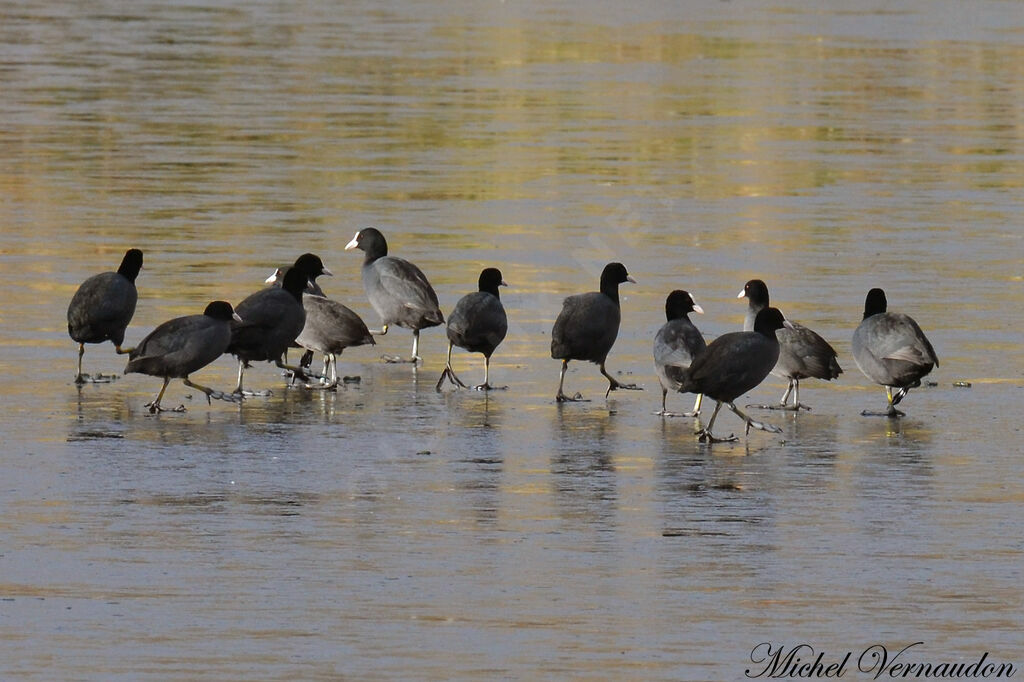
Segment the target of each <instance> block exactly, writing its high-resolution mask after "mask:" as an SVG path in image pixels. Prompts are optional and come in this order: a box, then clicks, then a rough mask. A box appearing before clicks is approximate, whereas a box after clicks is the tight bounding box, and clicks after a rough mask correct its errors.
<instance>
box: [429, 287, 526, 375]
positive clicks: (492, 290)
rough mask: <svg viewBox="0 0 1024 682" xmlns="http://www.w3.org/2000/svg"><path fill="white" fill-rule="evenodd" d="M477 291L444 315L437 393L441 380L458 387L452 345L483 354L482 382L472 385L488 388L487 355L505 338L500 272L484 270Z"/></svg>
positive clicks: (489, 364) (461, 300)
mask: <svg viewBox="0 0 1024 682" xmlns="http://www.w3.org/2000/svg"><path fill="white" fill-rule="evenodd" d="M477 286H478V288H479V290H478V291H475V292H473V293H471V294H466V295H465V296H463V297H462V298H460V299H459V302H458V303H456V304H455V309H454V310H452V313H451V315H449V316H448V327H447V332H448V361H447V363H446V364H445V367H444V371H443V372H442V373H441V378H440V379H438V380H437V386H436V387H435V388H436V389H437V390H438V391H440V390H441V384H443V383H444V380H445V379H449V380H451V382H452V383H453V384H455V385H457V386H461V387H462V388H466V384H464V383H462V381H461V380H460V379H459V377H457V376H455V371H454V370H452V346H453V345H454V346H458V347H459V348H465V349H466V350H468V351H469V352H470V353H483V355H484V383H482V384H480V385H479V386H475V387H474V388H476V390H478V391H488V390H491V389H493V388H496V387H495V386H491V379H490V376H491V354H492V353H494V349H495V348H497V347H498V344H500V343H501V342H502V341H503V340H504V339H505V334H506V333H507V332H508V318H507V317H506V315H505V308H504V306H502V305H501V296H500V295H499V294H498V287H499V286H503V287H504V286H508V284H506V283H505V280H504V279H502V276H501V271H500V270H498V269H497V268H485V269H484V270H483V271H482V272H481V273H480V277H479V279H478V280H477Z"/></svg>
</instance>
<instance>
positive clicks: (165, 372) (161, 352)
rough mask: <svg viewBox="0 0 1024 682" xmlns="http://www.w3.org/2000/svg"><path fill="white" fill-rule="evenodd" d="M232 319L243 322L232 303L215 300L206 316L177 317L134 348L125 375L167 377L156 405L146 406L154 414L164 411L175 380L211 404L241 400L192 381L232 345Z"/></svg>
mask: <svg viewBox="0 0 1024 682" xmlns="http://www.w3.org/2000/svg"><path fill="white" fill-rule="evenodd" d="M231 320H235V321H238V322H240V321H241V318H240V317H239V316H238V315H236V314H235V311H234V310H232V309H231V304H230V303H228V302H226V301H213V302H212V303H210V304H209V305H207V306H206V310H205V311H204V312H203V314H202V315H187V316H185V317H176V318H174V319H173V320H168V321H167V322H164V323H163V324H161V325H160V326H159V327H157V328H156V329H154V330H153V331H151V332H150V333H149V334H148V335H147V336H146V338H144V339H143V340H142V342H141V343H139V345H138V346H136V347H135V348H133V349H132V351H131V353H129V355H128V365H127V366H126V367H125V368H124V373H125V374H131V373H132V372H137V373H139V374H148V375H150V376H154V377H163V380H164V385H163V386H161V387H160V392H159V393H157V395H156V398H154V399H153V402H150V403H146V407H148V408H149V411H150V412H162V411H163V408H162V407H160V399H161V398H163V397H164V391H166V390H167V384H169V383H170V382H171V379H181V380H182V382H183V383H184V384H185V385H186V386H191V387H192V388H194V389H197V390H199V391H202V392H203V393H205V394H206V401H207V402H210V399H211V398H217V399H218V400H228V401H231V402H237V401H238V400H239V398H238V396H236V395H232V394H230V393H223V392H221V391H215V390H213V389H212V388H207V387H206V386H200V385H199V384H195V383H192V382H191V381H190V380H189V378H188V375H189V374H191V373H192V372H196V371H199V370H200V369H202V368H203V367H206V366H207V365H208V364H210V363H211V362H213V361H214V360H216V359H217V358H219V357H220V356H221V355H223V354H224V351H225V350H227V347H228V344H229V343H230V342H231ZM174 411H175V412H184V411H185V407H184V405H182V406H181V407H178V408H177V409H176V410H174Z"/></svg>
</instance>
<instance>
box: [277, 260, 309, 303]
mask: <svg viewBox="0 0 1024 682" xmlns="http://www.w3.org/2000/svg"><path fill="white" fill-rule="evenodd" d="M308 284H309V277H307V276H306V273H304V272H302V271H301V270H299V269H298V268H288V269H287V270H286V271H285V273H284V280H283V281H282V282H281V287H282V288H283V289H284V290H285V291H287V292H288V293H289V294H291V295H292V296H294V297H295V299H296V300H298V301H302V292H303V291H305V290H306V286H307V285H308Z"/></svg>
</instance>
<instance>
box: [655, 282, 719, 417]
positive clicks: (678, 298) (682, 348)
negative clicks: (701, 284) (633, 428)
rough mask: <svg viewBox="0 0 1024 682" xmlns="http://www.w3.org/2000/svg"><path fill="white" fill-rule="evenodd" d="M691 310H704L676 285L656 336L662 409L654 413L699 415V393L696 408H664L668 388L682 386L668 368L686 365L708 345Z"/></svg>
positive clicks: (701, 312) (675, 388)
mask: <svg viewBox="0 0 1024 682" xmlns="http://www.w3.org/2000/svg"><path fill="white" fill-rule="evenodd" d="M691 312H693V313H700V314H703V313H704V309H703V308H701V307H700V306H699V305H697V304H696V303H694V302H693V298H692V297H691V296H690V294H689V293H688V292H686V291H682V290H680V289H676V290H675V291H673V292H672V293H670V294H669V295H668V298H666V299H665V317H666V319H667V320H668V321H667V322H665V324H664V325H662V327H661V329H659V330H658V333H657V334H656V335H655V336H654V371H655V372H656V373H657V375H658V381H660V382H661V411H660V412H655V414H657V415H660V416H662V417H678V416H682V417H696V416H697V415H698V414H700V402H701V398H702V396H700V395H698V396H697V402H696V403H695V404H694V406H693V412H686V413H683V414H681V415H680V414H677V413H675V412H669V411H667V410H666V409H665V398H666V396H668V392H669V390H673V391H678V390H679V388H680V386H679V382H678V381H675V380H673V379H671V378H669V376H668V374H667V373H666V371H665V370H666V368H668V367H675V368H677V369H685V368H687V367H689V366H690V363H692V362H693V359H694V358H695V357H697V356H698V355H700V354H701V353H703V352H704V349H705V348H707V342H705V341H704V336H703V335H702V334H701V333H700V331H699V330H698V329H697V327H695V326H694V325H693V322H691V321H690V317H689V314H690V313H691Z"/></svg>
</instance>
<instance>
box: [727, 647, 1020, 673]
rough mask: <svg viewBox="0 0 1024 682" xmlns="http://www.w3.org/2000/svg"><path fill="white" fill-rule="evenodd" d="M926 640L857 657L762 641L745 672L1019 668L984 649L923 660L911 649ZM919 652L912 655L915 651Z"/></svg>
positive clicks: (990, 670) (871, 649)
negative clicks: (968, 656) (973, 654)
mask: <svg viewBox="0 0 1024 682" xmlns="http://www.w3.org/2000/svg"><path fill="white" fill-rule="evenodd" d="M923 644H924V642H914V643H913V644H908V645H907V646H905V647H903V648H902V649H900V650H898V651H896V650H892V651H890V650H889V649H888V648H887V647H886V646H884V645H882V644H873V645H871V646H869V647H867V648H866V649H864V650H862V651H861V652H860V653H859V654H857V655H856V657H855V656H854V652H853V651H847V652H845V653H843V654H840V655H839V656H837V657H829V656H828V654H827V652H825V651H815V649H814V647H813V646H811V645H810V644H797V645H796V646H792V647H789V648H788V649H787V648H786V647H785V646H784V645H782V644H780V645H778V646H777V647H773V646H772V643H771V642H762V643H760V644H758V645H757V646H755V647H754V648H753V649H752V650H751V652H750V661H751V663H754V664H755V665H756V666H759V667H755V668H748V669H747V670H745V671H744V674H745V675H746V676H747V677H748V678H751V679H754V678H763V679H781V678H841V677H843V676H844V675H846V673H848V672H850V671H855V672H856V673H860V674H862V675H869V676H871V679H874V680H877V679H986V678H992V679H995V678H1009V677H1013V676H1014V675H1015V674H1016V672H1017V669H1016V668H1015V667H1014V666H1013V664H1012V663H993V662H990V661H989V660H988V652H987V651H986V652H984V653H983V654H982V655H981V656H980V657H978V659H977V660H974V661H963V662H961V661H958V662H956V663H950V662H943V661H932V660H920V659H919V658H918V656H917V655H916V654H919V653H920V652H919V651H917V652H911V650H912V649H914V648H915V647H918V646H921V645H923ZM912 653H913V654H915V655H911V654H912Z"/></svg>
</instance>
